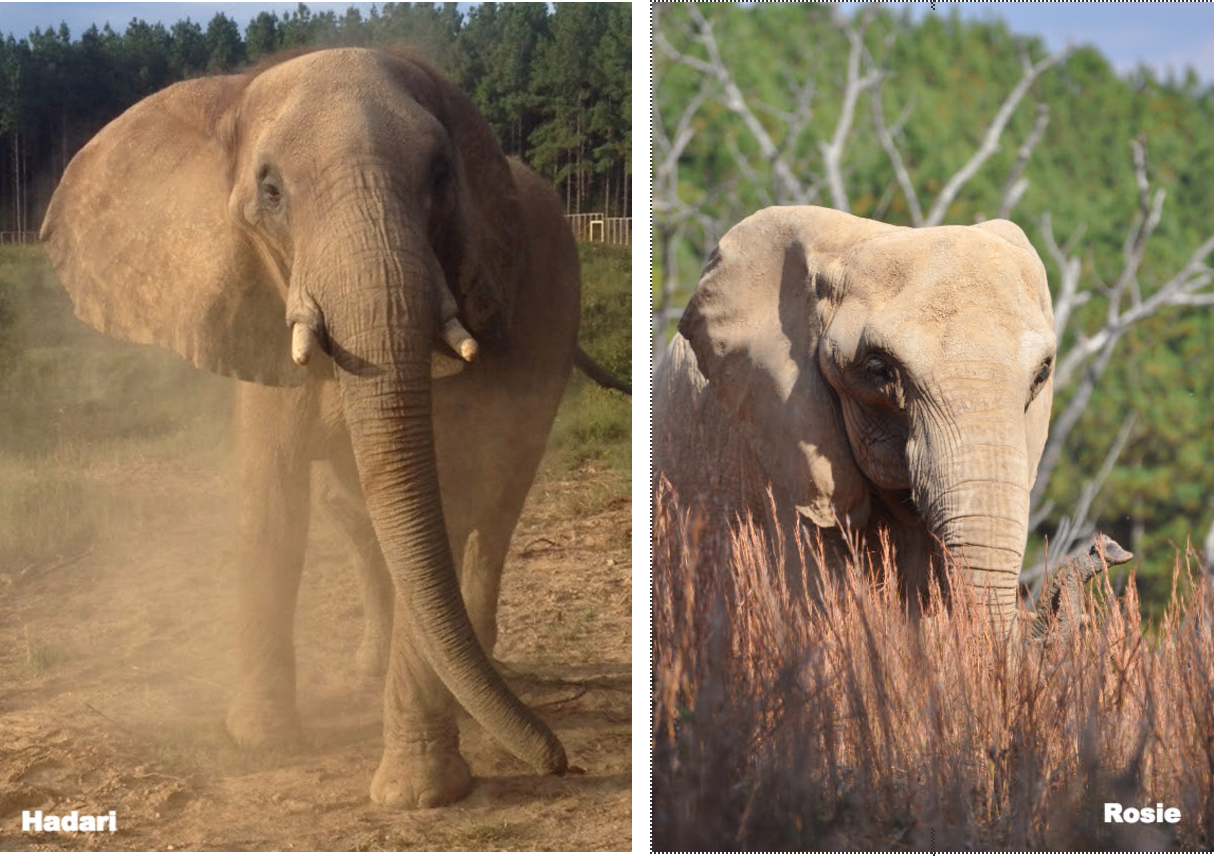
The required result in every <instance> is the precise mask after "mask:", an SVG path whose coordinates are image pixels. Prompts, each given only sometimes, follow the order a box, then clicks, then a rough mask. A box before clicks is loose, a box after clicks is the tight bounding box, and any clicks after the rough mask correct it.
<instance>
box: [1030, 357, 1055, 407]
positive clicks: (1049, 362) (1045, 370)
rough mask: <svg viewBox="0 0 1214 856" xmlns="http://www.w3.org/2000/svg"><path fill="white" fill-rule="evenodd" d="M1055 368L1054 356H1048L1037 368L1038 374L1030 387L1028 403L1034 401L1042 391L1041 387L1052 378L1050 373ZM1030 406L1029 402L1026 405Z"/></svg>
mask: <svg viewBox="0 0 1214 856" xmlns="http://www.w3.org/2000/svg"><path fill="white" fill-rule="evenodd" d="M1053 370H1054V358H1053V357H1052V356H1051V357H1046V358H1045V362H1044V363H1042V364H1041V368H1039V369H1037V374H1036V375H1034V376H1033V385H1032V387H1030V388H1029V400H1028V404H1032V403H1033V399H1035V398H1036V397H1037V394H1038V393H1039V392H1041V388H1042V387H1043V386H1045V382H1046V381H1047V380H1049V379H1050V374H1051V372H1053ZM1025 406H1026V407H1027V406H1028V405H1027V404H1026V405H1025Z"/></svg>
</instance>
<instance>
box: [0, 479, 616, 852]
mask: <svg viewBox="0 0 1214 856" xmlns="http://www.w3.org/2000/svg"><path fill="white" fill-rule="evenodd" d="M106 466H108V467H109V468H110V470H111V471H106V470H105V467H106ZM98 467H99V468H98V469H95V470H94V469H91V470H90V472H89V474H88V477H89V478H90V479H92V480H93V481H96V482H98V483H100V486H101V487H102V488H103V489H101V490H100V491H98V492H99V493H100V495H102V496H106V497H107V505H106V506H105V508H104V509H103V514H102V519H103V521H104V533H103V536H102V537H99V538H98V539H97V540H96V542H95V543H93V544H90V545H86V546H85V547H84V548H83V549H82V550H81V551H78V552H75V553H73V554H71V555H67V556H61V557H48V558H47V560H46V561H44V562H42V563H40V564H39V565H37V566H34V567H27V568H13V567H9V566H6V565H5V563H4V560H3V557H0V849H4V850H9V849H65V850H66V849H70V850H76V849H122V850H187V849H188V850H225V849H230V850H245V849H250V850H258V849H287V850H295V849H303V850H311V849H316V850H361V849H386V850H395V849H402V850H415V849H437V850H443V849H475V850H497V849H512V850H513V849H528V850H531V849H534V850H547V849H555V850H603V849H610V850H628V849H630V848H631V771H630V761H631V757H630V756H631V730H630V726H629V721H630V715H631V701H630V677H629V676H630V663H631V638H630V618H629V610H630V599H631V583H630V578H631V567H630V550H629V543H630V535H631V533H630V508H629V504H628V502H627V500H624V499H615V500H611V499H610V496H612V495H618V494H619V493H621V492H620V491H617V490H614V489H607V490H605V489H604V481H605V480H609V476H606V475H604V474H602V473H595V472H593V471H588V472H584V473H581V474H579V478H577V479H576V480H573V481H548V482H542V483H539V484H537V486H536V488H535V489H534V490H533V491H532V496H531V499H530V501H529V503H528V506H527V509H526V511H525V512H524V517H523V521H522V523H521V524H520V527H519V530H518V532H517V533H516V535H515V540H514V547H513V550H512V554H511V558H510V560H509V561H508V563H507V570H506V579H505V583H504V586H503V594H502V606H501V611H500V627H501V632H500V641H499V643H498V647H497V651H496V657H497V658H498V659H499V660H500V661H502V662H503V663H504V664H505V667H504V671H505V672H506V674H507V676H508V679H509V680H510V682H511V683H512V685H513V686H514V687H515V689H516V690H517V691H518V692H520V694H521V695H522V697H523V698H524V700H525V701H527V702H528V703H529V704H531V705H532V706H534V707H536V708H537V709H538V710H539V711H540V712H541V714H542V716H543V717H544V718H545V719H546V720H547V721H548V722H549V723H550V724H551V725H552V726H553V727H554V728H555V730H556V731H557V733H558V734H559V735H560V737H561V739H562V740H563V742H564V743H565V746H566V748H567V750H568V752H569V756H570V761H571V763H573V764H576V765H578V766H579V767H582V768H584V769H585V770H586V774H585V775H581V776H569V777H565V778H555V777H548V778H539V777H536V776H535V775H533V774H532V773H531V772H530V771H529V770H528V769H527V768H525V767H524V766H523V765H521V764H520V763H519V762H517V761H516V760H514V759H513V757H511V756H510V755H508V754H507V753H506V752H505V751H504V750H503V749H502V748H501V747H500V746H498V745H496V744H494V743H493V742H492V741H490V740H489V739H488V738H487V737H486V735H485V734H484V733H483V732H482V731H481V730H480V728H479V727H478V726H477V725H476V724H475V723H473V722H471V721H470V720H468V719H467V718H465V719H464V720H463V721H462V723H461V732H462V745H463V748H464V753H465V755H466V756H467V757H468V759H469V761H470V764H471V766H472V770H473V774H474V776H475V777H476V783H475V788H474V790H473V793H472V795H471V796H470V797H469V798H468V799H467V800H465V801H464V802H462V803H460V804H459V805H457V806H454V807H449V808H446V809H436V810H428V811H418V812H396V811H388V810H385V809H381V808H379V807H377V806H375V805H373V804H372V803H371V802H370V800H369V798H368V796H367V793H368V787H369V784H370V780H371V775H372V773H373V772H374V770H375V766H376V764H377V762H378V758H379V753H380V750H381V746H382V742H381V735H380V722H381V714H380V698H381V692H380V686H379V685H378V684H377V683H375V682H369V681H364V680H363V679H360V678H358V677H357V676H356V675H355V674H354V673H353V672H352V671H351V670H350V668H349V665H350V662H351V657H352V654H353V651H354V649H355V647H356V644H357V641H358V634H359V630H360V621H361V610H360V605H359V602H358V597H357V591H356V586H355V585H354V580H353V575H352V573H351V572H350V570H349V569H348V568H347V567H346V562H345V555H344V553H343V552H342V550H341V548H340V546H339V543H338V540H337V536H336V534H335V533H334V532H333V531H331V530H330V528H329V525H328V523H327V522H326V521H324V520H323V519H322V518H321V517H320V516H318V517H317V518H316V520H315V522H314V525H313V531H312V534H311V538H310V546H309V558H308V564H307V567H306V569H305V571H304V580H303V586H302V592H301V595H300V609H299V613H298V619H297V623H296V639H297V650H298V661H299V685H300V693H299V695H300V711H301V716H302V719H303V723H304V727H305V730H306V732H307V735H308V745H307V746H305V747H304V748H301V749H299V750H297V751H294V752H290V753H248V752H244V751H241V750H238V749H237V748H236V747H235V746H234V745H233V744H232V743H231V742H230V741H229V739H228V738H227V736H226V735H225V732H224V730H223V716H224V713H225V707H226V704H227V700H228V698H229V689H228V688H229V687H230V686H231V684H232V683H233V670H232V662H231V661H232V652H231V646H230V629H229V627H230V613H231V609H232V601H231V598H230V596H229V590H230V588H231V586H230V582H231V576H232V574H233V567H232V560H233V557H234V555H235V545H234V543H233V541H234V538H233V532H234V526H233V521H232V519H231V508H232V502H231V497H232V495H231V492H230V489H229V487H228V485H229V484H230V481H231V479H230V475H231V473H230V464H226V463H225V464H222V465H214V464H213V463H208V462H205V461H197V460H192V459H190V458H189V456H186V458H184V459H182V458H181V457H178V458H175V459H174V458H171V457H165V458H161V459H155V458H144V459H140V458H138V457H132V456H130V455H125V456H122V455H120V456H115V457H114V458H113V459H112V460H111V462H110V463H109V464H107V465H104V466H102V465H98ZM604 496H607V497H608V501H605V502H604V501H603V497H604ZM18 525H19V524H18ZM39 809H40V810H42V811H43V812H44V813H47V814H67V813H68V812H70V811H72V810H78V811H79V812H80V813H81V814H103V813H106V812H109V811H116V812H117V818H118V827H119V831H118V832H117V833H116V834H113V835H111V834H108V833H79V834H75V835H67V834H61V835H57V834H49V833H46V834H42V835H31V834H29V833H23V832H22V831H21V813H22V811H23V810H39Z"/></svg>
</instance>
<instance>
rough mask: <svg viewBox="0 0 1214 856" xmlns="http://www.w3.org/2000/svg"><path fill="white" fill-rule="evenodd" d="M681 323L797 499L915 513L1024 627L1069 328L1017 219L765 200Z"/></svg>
mask: <svg viewBox="0 0 1214 856" xmlns="http://www.w3.org/2000/svg"><path fill="white" fill-rule="evenodd" d="M679 331H680V333H682V335H683V336H684V337H685V338H686V339H687V341H688V342H689V344H690V346H691V348H692V350H693V352H694V353H695V357H696V361H697V364H698V366H699V369H700V371H701V373H702V374H703V375H704V376H705V378H707V379H708V385H709V388H710V389H711V390H712V391H713V393H714V394H715V395H716V397H717V399H718V400H719V402H720V403H721V405H722V407H723V408H724V410H725V411H726V412H727V413H728V414H730V416H731V418H732V419H733V420H734V424H735V425H736V426H737V428H738V429H739V431H740V433H741V435H742V436H743V437H744V438H745V440H746V442H747V443H748V445H749V446H750V447H751V449H752V450H753V452H754V453H755V455H756V456H757V457H758V459H759V461H760V462H761V464H762V466H763V467H764V470H765V472H766V474H767V476H768V478H770V479H771V480H772V481H773V482H776V483H778V484H779V485H780V486H781V487H782V488H783V489H784V491H786V492H787V494H788V495H789V496H790V497H791V498H792V501H793V503H794V504H795V505H796V507H797V510H798V511H799V513H800V514H801V516H802V517H803V518H805V519H807V520H808V521H810V522H812V523H813V524H816V525H817V526H820V527H833V526H838V525H840V524H846V525H849V526H852V527H856V528H862V527H864V526H865V525H866V524H867V523H868V522H869V519H870V514H871V512H872V509H873V505H874V503H875V502H877V501H880V502H881V503H883V504H884V505H885V506H886V507H891V506H899V507H900V513H909V514H912V515H917V518H918V519H919V520H920V521H921V524H922V525H925V526H926V527H927V529H928V530H929V531H930V532H931V533H932V534H933V535H934V536H935V537H936V538H937V539H938V540H939V542H940V543H941V544H942V545H943V546H944V548H946V549H947V550H948V551H949V552H950V553H951V555H952V556H953V557H954V558H955V559H957V560H959V561H960V562H961V563H962V564H963V566H964V569H965V570H964V573H965V574H966V575H967V579H968V580H970V581H971V582H972V585H973V589H974V592H975V594H976V596H977V600H978V601H979V602H980V603H984V604H986V605H987V606H988V607H989V608H990V609H991V611H992V613H993V614H994V615H995V616H996V617H997V618H998V619H1000V620H1002V621H1003V623H1004V626H1005V627H1007V628H1011V627H1012V624H1013V618H1014V614H1015V605H1016V581H1017V576H1018V574H1019V572H1020V568H1021V562H1022V558H1023V553H1024V545H1025V540H1026V537H1027V529H1028V518H1029V490H1030V488H1031V487H1032V484H1033V480H1034V479H1035V477H1036V472H1037V464H1038V461H1039V459H1040V457H1041V453H1042V449H1043V448H1044V445H1045V440H1046V434H1047V430H1048V423H1049V413H1050V403H1051V398H1052V374H1053V364H1054V353H1055V346H1056V343H1055V338H1054V332H1053V314H1052V309H1051V304H1050V293H1049V289H1048V286H1047V283H1046V276H1045V269H1044V267H1043V266H1042V264H1041V260H1040V259H1039V258H1038V256H1037V254H1036V252H1035V251H1034V250H1033V248H1032V246H1031V244H1029V242H1028V239H1027V238H1026V237H1025V236H1024V233H1023V232H1022V231H1021V230H1020V229H1019V228H1018V227H1017V226H1015V225H1014V224H1012V223H1010V222H1007V221H1003V220H995V221H990V222H987V223H982V224H979V225H976V226H941V227H935V228H925V229H909V228H903V227H897V226H890V225H886V224H884V223H878V222H875V221H872V220H866V219H863V218H860V217H854V216H852V215H850V214H845V213H842V212H839V211H833V210H829V209H824V208H816V207H785V208H768V209H765V210H763V211H760V212H758V213H757V214H754V215H753V216H751V217H749V218H747V219H746V220H743V221H742V222H741V223H739V224H738V225H737V226H735V227H734V228H733V229H731V230H730V231H729V232H728V233H727V234H726V235H725V236H724V237H723V238H722V239H721V241H720V243H719V244H718V246H717V248H716V249H715V251H714V252H713V254H712V256H711V258H710V259H709V262H708V264H707V266H706V268H705V270H704V273H703V276H702V277H701V279H700V283H699V285H698V287H697V289H696V292H695V294H694V295H693V297H692V299H691V302H690V304H689V305H688V308H687V310H686V312H685V313H684V315H683V318H682V320H681V321H680V324H679Z"/></svg>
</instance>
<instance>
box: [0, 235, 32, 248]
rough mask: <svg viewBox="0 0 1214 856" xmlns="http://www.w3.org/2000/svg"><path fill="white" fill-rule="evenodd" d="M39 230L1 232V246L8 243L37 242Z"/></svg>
mask: <svg viewBox="0 0 1214 856" xmlns="http://www.w3.org/2000/svg"><path fill="white" fill-rule="evenodd" d="M36 243H38V233H37V232H0V247H3V246H5V245H6V244H36Z"/></svg>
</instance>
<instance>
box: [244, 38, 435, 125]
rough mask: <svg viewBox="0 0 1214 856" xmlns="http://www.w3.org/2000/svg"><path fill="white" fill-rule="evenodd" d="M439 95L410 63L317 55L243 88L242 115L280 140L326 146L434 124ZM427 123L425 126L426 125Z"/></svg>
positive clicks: (355, 53) (361, 53)
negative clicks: (404, 127)
mask: <svg viewBox="0 0 1214 856" xmlns="http://www.w3.org/2000/svg"><path fill="white" fill-rule="evenodd" d="M438 102H439V97H438V95H437V93H436V91H435V89H434V85H433V81H432V80H431V79H430V78H429V77H428V75H426V74H425V73H424V72H422V71H421V70H420V69H419V68H416V67H414V66H413V65H412V64H411V63H408V62H405V61H402V60H397V59H395V58H392V57H388V56H385V55H382V54H379V53H377V52H375V51H369V50H365V49H356V48H351V49H337V50H325V51H317V52H315V53H310V54H305V55H303V56H300V57H296V58H295V59H292V60H288V61H287V62H284V63H282V64H281V65H276V66H272V67H270V68H269V69H267V70H266V71H263V72H262V73H261V74H259V75H257V77H256V78H254V79H253V80H252V81H251V82H250V84H249V87H248V90H247V92H246V96H245V103H244V105H243V106H242V108H241V114H242V116H243V117H244V119H245V120H246V121H251V122H254V123H256V122H261V123H262V124H263V126H264V127H267V128H269V127H272V128H274V130H275V132H276V133H277V134H279V135H280V136H283V137H286V138H288V139H289V138H293V137H301V136H302V139H301V140H300V142H301V143H303V144H306V145H311V146H315V145H324V144H325V143H327V142H331V141H337V140H338V139H341V138H348V137H351V136H361V137H362V138H363V139H368V137H367V136H366V134H365V132H366V131H367V130H369V129H375V130H380V131H386V130H389V129H390V128H391V127H392V126H394V125H400V124H408V125H409V126H410V127H411V128H414V129H415V130H416V129H417V128H418V127H425V126H426V125H430V124H432V125H434V126H435V127H436V128H437V126H438V122H437V120H436V119H433V118H432V117H433V116H434V114H435V113H436V112H437V110H438V107H437V105H438ZM427 120H429V121H427Z"/></svg>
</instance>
